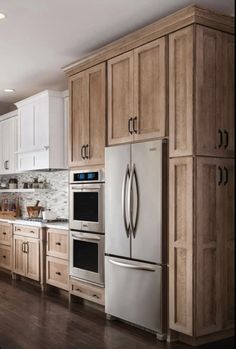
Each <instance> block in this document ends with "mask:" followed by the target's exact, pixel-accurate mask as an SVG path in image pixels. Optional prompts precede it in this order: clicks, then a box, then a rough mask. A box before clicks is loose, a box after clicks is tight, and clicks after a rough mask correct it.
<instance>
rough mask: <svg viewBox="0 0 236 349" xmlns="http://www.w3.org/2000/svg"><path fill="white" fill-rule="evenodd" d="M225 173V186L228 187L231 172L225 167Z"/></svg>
mask: <svg viewBox="0 0 236 349" xmlns="http://www.w3.org/2000/svg"><path fill="white" fill-rule="evenodd" d="M224 173H225V179H224V183H223V184H224V185H226V184H227V183H228V181H229V171H228V169H227V167H225V166H224Z"/></svg>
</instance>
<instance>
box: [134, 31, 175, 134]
mask: <svg viewBox="0 0 236 349" xmlns="http://www.w3.org/2000/svg"><path fill="white" fill-rule="evenodd" d="M166 53H167V39H166V38H165V37H163V38H160V39H158V40H155V41H153V42H151V43H148V44H146V45H143V46H141V47H139V48H137V49H135V50H134V117H137V125H136V129H137V134H134V140H144V139H150V138H157V137H164V136H165V135H166V129H165V126H166V117H167V115H166V114H167V103H168V100H167V86H166V85H167V81H166V77H167V76H166V74H167V69H166V65H167V54H166Z"/></svg>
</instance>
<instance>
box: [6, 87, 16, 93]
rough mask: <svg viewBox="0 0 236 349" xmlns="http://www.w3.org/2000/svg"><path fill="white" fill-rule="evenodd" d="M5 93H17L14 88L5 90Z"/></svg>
mask: <svg viewBox="0 0 236 349" xmlns="http://www.w3.org/2000/svg"><path fill="white" fill-rule="evenodd" d="M4 92H8V93H12V92H15V90H14V89H13V88H5V90H4Z"/></svg>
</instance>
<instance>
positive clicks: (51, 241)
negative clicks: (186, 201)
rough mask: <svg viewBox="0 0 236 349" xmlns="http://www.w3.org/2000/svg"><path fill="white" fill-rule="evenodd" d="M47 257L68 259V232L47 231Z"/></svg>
mask: <svg viewBox="0 0 236 349" xmlns="http://www.w3.org/2000/svg"><path fill="white" fill-rule="evenodd" d="M47 255H48V256H52V257H58V258H63V259H68V231H67V230H55V229H48V230H47Z"/></svg>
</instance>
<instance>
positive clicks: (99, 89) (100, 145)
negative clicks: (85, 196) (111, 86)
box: [87, 63, 106, 165]
mask: <svg viewBox="0 0 236 349" xmlns="http://www.w3.org/2000/svg"><path fill="white" fill-rule="evenodd" d="M105 79H106V71H105V63H103V64H100V65H98V66H96V67H94V68H92V69H89V70H88V81H89V158H90V159H88V160H87V162H88V164H90V165H98V164H104V151H105V129H106V124H105V117H106V105H105V103H106V98H105V97H106V80H105Z"/></svg>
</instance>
